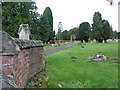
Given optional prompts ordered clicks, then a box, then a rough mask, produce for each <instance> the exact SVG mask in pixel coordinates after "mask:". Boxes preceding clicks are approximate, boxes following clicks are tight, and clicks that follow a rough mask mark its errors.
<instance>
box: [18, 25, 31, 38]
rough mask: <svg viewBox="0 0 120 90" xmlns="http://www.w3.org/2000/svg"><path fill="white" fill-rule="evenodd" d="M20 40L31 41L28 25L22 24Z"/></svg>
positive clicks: (19, 32) (19, 33)
mask: <svg viewBox="0 0 120 90" xmlns="http://www.w3.org/2000/svg"><path fill="white" fill-rule="evenodd" d="M18 35H19V39H24V40H30V38H29V35H30V29H29V26H28V24H21V25H20V27H19V30H18Z"/></svg>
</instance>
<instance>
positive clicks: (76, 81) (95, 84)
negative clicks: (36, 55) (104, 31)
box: [27, 42, 118, 88]
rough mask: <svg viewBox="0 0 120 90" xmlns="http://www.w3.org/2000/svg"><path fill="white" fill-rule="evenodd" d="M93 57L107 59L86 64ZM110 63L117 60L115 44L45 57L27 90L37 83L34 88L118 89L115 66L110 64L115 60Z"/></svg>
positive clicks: (99, 45) (75, 49)
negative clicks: (43, 65) (101, 56)
mask: <svg viewBox="0 0 120 90" xmlns="http://www.w3.org/2000/svg"><path fill="white" fill-rule="evenodd" d="M93 55H105V56H107V57H108V59H107V61H103V62H88V61H89V59H88V58H89V57H90V56H93ZM71 57H75V58H76V59H72V58H71ZM112 59H118V44H117V43H116V42H109V43H105V44H102V43H99V44H93V43H92V44H88V43H87V44H86V45H85V48H81V47H80V46H74V47H72V48H69V49H67V50H63V51H60V52H57V53H54V54H52V55H49V56H46V58H45V63H46V67H45V68H46V71H44V72H40V73H38V74H36V76H34V77H33V78H32V80H31V83H30V84H28V85H27V88H36V85H35V84H38V83H39V82H40V81H42V83H41V85H40V87H38V88H118V64H113V63H117V62H118V60H112ZM72 60H73V61H72ZM36 79H39V80H36Z"/></svg>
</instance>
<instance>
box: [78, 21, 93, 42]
mask: <svg viewBox="0 0 120 90" xmlns="http://www.w3.org/2000/svg"><path fill="white" fill-rule="evenodd" d="M90 31H91V28H90V24H89V23H88V22H83V23H81V24H80V26H79V30H78V34H77V39H79V40H81V41H82V42H83V40H85V41H88V38H89V36H90Z"/></svg>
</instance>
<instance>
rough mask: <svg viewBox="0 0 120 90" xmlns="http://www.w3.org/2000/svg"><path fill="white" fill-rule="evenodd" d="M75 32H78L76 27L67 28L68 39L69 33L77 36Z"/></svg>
mask: <svg viewBox="0 0 120 90" xmlns="http://www.w3.org/2000/svg"><path fill="white" fill-rule="evenodd" d="M77 34H78V27H74V28H73V29H70V30H69V32H68V34H67V38H68V39H69V40H70V37H71V35H75V36H77Z"/></svg>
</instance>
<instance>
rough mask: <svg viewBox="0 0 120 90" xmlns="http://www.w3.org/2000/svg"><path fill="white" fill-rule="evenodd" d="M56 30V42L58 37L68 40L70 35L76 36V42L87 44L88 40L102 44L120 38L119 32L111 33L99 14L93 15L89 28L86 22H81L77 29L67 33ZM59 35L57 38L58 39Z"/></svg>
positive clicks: (110, 27)
mask: <svg viewBox="0 0 120 90" xmlns="http://www.w3.org/2000/svg"><path fill="white" fill-rule="evenodd" d="M60 32H61V30H58V33H57V35H56V37H57V39H58V40H61V38H59V37H60V35H61V37H62V39H63V40H68V39H69V40H70V36H71V35H75V36H76V40H81V41H82V42H83V40H85V41H86V42H88V39H91V40H93V39H96V40H97V42H102V41H103V40H105V41H106V40H107V39H115V38H120V32H117V31H116V30H115V31H113V29H112V26H111V25H110V24H109V22H108V21H107V20H102V15H101V14H100V13H99V12H95V13H94V15H93V24H92V25H91V26H90V24H89V23H88V22H83V23H81V24H80V25H79V27H75V28H73V29H70V30H69V31H67V30H65V31H63V32H61V33H60ZM58 35H59V37H58Z"/></svg>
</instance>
